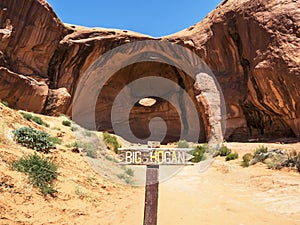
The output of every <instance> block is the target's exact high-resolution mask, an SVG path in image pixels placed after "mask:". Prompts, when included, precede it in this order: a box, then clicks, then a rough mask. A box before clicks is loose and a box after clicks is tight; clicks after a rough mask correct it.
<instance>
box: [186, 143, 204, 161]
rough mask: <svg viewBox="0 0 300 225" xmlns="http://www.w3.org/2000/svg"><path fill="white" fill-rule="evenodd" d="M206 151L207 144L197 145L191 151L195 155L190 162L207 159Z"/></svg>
mask: <svg viewBox="0 0 300 225" xmlns="http://www.w3.org/2000/svg"><path fill="white" fill-rule="evenodd" d="M205 151H206V147H205V146H202V145H199V146H197V147H195V148H194V149H193V150H192V151H190V152H189V154H191V155H193V156H194V158H192V159H191V160H190V162H193V163H198V162H200V161H202V160H205V158H206V157H205Z"/></svg>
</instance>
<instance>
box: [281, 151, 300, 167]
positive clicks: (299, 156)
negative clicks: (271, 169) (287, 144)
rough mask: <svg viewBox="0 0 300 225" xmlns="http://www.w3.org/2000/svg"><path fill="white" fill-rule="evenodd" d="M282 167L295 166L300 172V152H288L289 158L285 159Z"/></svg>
mask: <svg viewBox="0 0 300 225" xmlns="http://www.w3.org/2000/svg"><path fill="white" fill-rule="evenodd" d="M281 166H282V167H295V168H296V169H297V171H298V172H300V152H298V153H297V152H296V151H290V152H289V153H288V154H287V160H285V161H283V162H282V164H281Z"/></svg>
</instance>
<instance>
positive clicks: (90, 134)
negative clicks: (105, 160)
mask: <svg viewBox="0 0 300 225" xmlns="http://www.w3.org/2000/svg"><path fill="white" fill-rule="evenodd" d="M83 135H84V136H85V137H92V135H93V132H92V131H90V130H84V131H83Z"/></svg>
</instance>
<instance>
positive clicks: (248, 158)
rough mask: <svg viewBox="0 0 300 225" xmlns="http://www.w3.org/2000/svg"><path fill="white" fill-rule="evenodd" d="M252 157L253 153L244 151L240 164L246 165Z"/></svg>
mask: <svg viewBox="0 0 300 225" xmlns="http://www.w3.org/2000/svg"><path fill="white" fill-rule="evenodd" d="M252 159H253V155H252V154H251V153H246V154H245V155H243V161H242V166H243V167H248V166H249V165H250V161H251V160H252Z"/></svg>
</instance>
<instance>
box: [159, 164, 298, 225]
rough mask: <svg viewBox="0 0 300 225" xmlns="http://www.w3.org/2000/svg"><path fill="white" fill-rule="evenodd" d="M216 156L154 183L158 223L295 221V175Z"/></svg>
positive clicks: (246, 223) (280, 222) (296, 198)
mask: <svg viewBox="0 0 300 225" xmlns="http://www.w3.org/2000/svg"><path fill="white" fill-rule="evenodd" d="M223 160H224V159H217V160H215V161H214V163H213V165H212V166H211V167H210V168H209V169H208V170H207V171H206V172H204V173H199V168H198V167H197V166H194V167H186V168H185V169H184V170H182V171H181V172H180V173H178V174H177V175H176V176H174V177H173V178H172V179H170V180H168V181H166V182H164V183H162V184H161V185H160V192H159V195H160V197H159V222H158V224H161V225H167V224H172V225H184V224H188V225H194V224H195V225H196V224H197V225H199V224H213V225H218V224H220V225H226V224H228V225H233V224H237V225H242V224H243V225H248V224H249V225H253V224H255V225H260V224H261V225H263V224H264V225H267V224H268V225H269V224H272V225H276V224H278V225H282V224H285V225H289V224H300V176H299V175H298V174H292V173H291V174H287V173H286V172H280V171H271V170H266V169H265V168H262V167H260V166H256V167H251V168H242V167H240V166H239V165H238V164H237V163H230V164H229V163H227V162H224V161H223Z"/></svg>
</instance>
